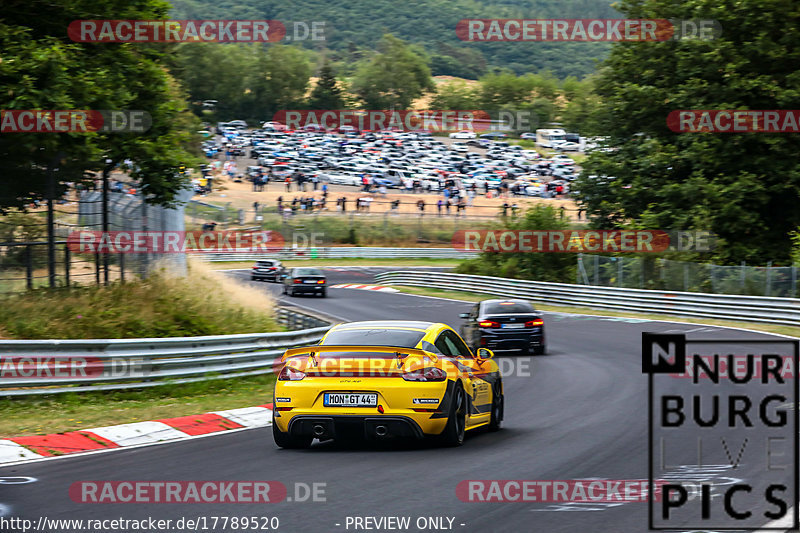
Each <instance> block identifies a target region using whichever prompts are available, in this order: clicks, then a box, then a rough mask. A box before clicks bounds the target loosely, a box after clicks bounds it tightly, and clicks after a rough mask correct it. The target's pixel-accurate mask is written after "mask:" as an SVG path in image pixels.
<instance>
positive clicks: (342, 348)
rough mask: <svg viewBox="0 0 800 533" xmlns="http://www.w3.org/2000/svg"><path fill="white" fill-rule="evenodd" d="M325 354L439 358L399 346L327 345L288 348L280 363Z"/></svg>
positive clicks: (428, 353) (429, 353) (430, 353)
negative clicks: (300, 357) (373, 354)
mask: <svg viewBox="0 0 800 533" xmlns="http://www.w3.org/2000/svg"><path fill="white" fill-rule="evenodd" d="M325 352H377V353H387V354H402V355H419V356H423V357H430V358H432V359H433V360H434V361H437V360H438V359H439V358H438V357H437V356H436V354H434V353H432V352H426V351H425V350H420V349H418V348H401V347H399V346H359V345H349V344H348V345H333V344H330V345H327V346H319V345H314V346H302V347H300V348H289V349H288V350H286V353H284V354H283V356H282V357H281V361H286V360H287V359H290V358H292V357H297V356H298V355H310V354H319V353H325Z"/></svg>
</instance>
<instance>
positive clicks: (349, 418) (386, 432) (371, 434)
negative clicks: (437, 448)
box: [289, 415, 425, 439]
mask: <svg viewBox="0 0 800 533" xmlns="http://www.w3.org/2000/svg"><path fill="white" fill-rule="evenodd" d="M289 433H290V434H291V435H293V436H306V437H309V436H310V437H314V438H319V439H336V438H342V437H358V438H364V439H386V438H393V437H401V438H416V439H421V438H423V437H424V436H425V434H424V433H423V432H422V428H420V426H419V424H417V423H416V422H415V421H414V420H412V419H411V418H408V417H405V416H396V415H393V416H366V415H335V416H315V415H298V416H295V417H294V418H292V420H291V421H290V422H289Z"/></svg>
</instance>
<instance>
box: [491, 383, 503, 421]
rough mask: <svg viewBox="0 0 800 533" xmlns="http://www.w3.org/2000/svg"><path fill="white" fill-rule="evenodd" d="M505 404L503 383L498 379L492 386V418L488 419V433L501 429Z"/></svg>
mask: <svg viewBox="0 0 800 533" xmlns="http://www.w3.org/2000/svg"><path fill="white" fill-rule="evenodd" d="M505 403H506V399H505V396H503V381H502V380H500V379H498V380H497V381H495V382H494V385H492V411H491V412H492V417H491V418H490V419H489V431H499V430H500V429H501V428H502V427H503V413H504V410H505Z"/></svg>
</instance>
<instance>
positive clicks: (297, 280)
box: [294, 279, 303, 283]
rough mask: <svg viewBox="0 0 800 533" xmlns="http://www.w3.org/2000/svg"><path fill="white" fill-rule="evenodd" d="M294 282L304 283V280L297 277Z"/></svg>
mask: <svg viewBox="0 0 800 533" xmlns="http://www.w3.org/2000/svg"><path fill="white" fill-rule="evenodd" d="M294 283H303V280H302V279H296V280H294Z"/></svg>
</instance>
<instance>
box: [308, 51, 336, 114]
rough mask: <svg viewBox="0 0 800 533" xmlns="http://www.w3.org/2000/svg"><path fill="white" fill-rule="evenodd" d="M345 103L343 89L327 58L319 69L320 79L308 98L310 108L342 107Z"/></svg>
mask: <svg viewBox="0 0 800 533" xmlns="http://www.w3.org/2000/svg"><path fill="white" fill-rule="evenodd" d="M343 105H344V102H343V100H342V91H341V89H339V86H338V85H337V81H336V76H334V75H333V69H332V68H331V65H330V63H329V62H328V60H327V59H326V60H325V61H324V62H323V63H322V67H321V68H320V69H319V80H317V85H316V86H315V87H314V90H312V91H311V96H310V97H309V99H308V107H309V108H310V109H341V108H342V106H343Z"/></svg>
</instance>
